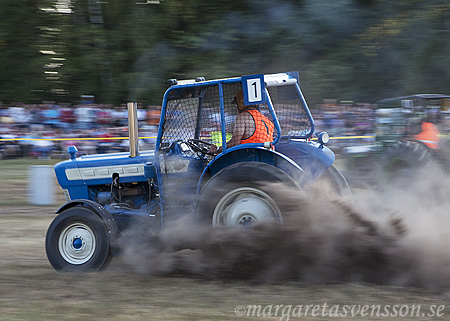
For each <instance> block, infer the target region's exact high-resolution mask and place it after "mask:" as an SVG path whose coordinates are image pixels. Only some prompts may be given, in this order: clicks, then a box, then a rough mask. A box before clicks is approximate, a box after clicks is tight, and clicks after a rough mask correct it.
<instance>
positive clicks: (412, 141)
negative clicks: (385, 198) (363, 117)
mask: <svg viewBox="0 0 450 321" xmlns="http://www.w3.org/2000/svg"><path fill="white" fill-rule="evenodd" d="M374 125H375V143H374V144H372V145H359V146H350V147H346V148H343V150H342V157H343V161H344V168H343V171H344V173H345V174H346V176H347V177H348V179H349V181H350V183H351V185H353V186H359V187H361V186H364V185H370V186H373V184H382V185H386V184H393V183H405V181H406V180H409V179H411V178H414V177H415V173H417V171H418V170H423V169H431V168H432V167H433V166H434V165H438V166H439V167H438V168H439V170H441V171H444V170H448V169H450V140H449V139H448V138H447V137H446V135H447V134H448V128H450V127H449V125H450V96H449V95H442V94H416V95H410V96H403V97H395V98H389V99H383V100H380V101H378V103H377V109H376V111H375V124H374Z"/></svg>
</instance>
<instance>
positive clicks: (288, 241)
mask: <svg viewBox="0 0 450 321" xmlns="http://www.w3.org/2000/svg"><path fill="white" fill-rule="evenodd" d="M273 188H274V190H277V191H278V193H280V197H283V202H284V204H285V205H288V208H289V212H288V213H287V215H286V216H285V222H284V223H285V224H283V225H274V224H259V225H256V226H254V227H253V228H252V229H246V230H243V229H235V228H226V227H214V228H213V227H209V226H205V225H200V224H198V223H194V222H193V220H191V219H190V218H182V219H179V220H177V221H176V222H175V223H173V224H171V226H169V227H167V228H165V229H164V230H162V231H158V232H149V230H148V229H147V228H145V227H143V226H140V227H139V228H136V229H130V230H129V231H126V232H125V233H123V239H122V240H121V242H119V243H121V244H126V245H124V246H123V248H122V253H121V256H120V257H121V259H122V262H123V268H125V269H127V270H132V271H134V272H136V273H142V274H150V275H190V276H192V277H200V278H206V279H223V280H230V279H245V280H250V281H252V282H258V283H259V282H261V283H273V282H283V281H286V280H297V281H300V282H304V283H306V284H329V283H343V282H369V283H375V284H383V285H395V286H405V287H421V288H427V289H433V290H444V289H449V288H450V250H449V249H450V199H449V198H448V194H449V191H450V179H449V178H448V177H443V176H442V175H441V174H436V175H431V174H430V173H424V174H422V175H420V176H418V178H417V180H416V181H415V182H413V183H411V184H408V185H407V186H403V187H401V188H389V189H384V190H377V191H373V190H354V191H353V198H352V199H351V200H350V199H348V198H341V197H339V196H337V195H334V194H333V193H332V191H331V190H330V189H329V188H328V187H327V186H325V185H324V184H322V183H320V182H319V183H317V184H315V186H311V187H309V188H308V189H307V190H305V191H303V192H301V193H300V194H299V193H298V192H296V193H294V192H293V191H291V190H282V188H281V187H280V186H273Z"/></svg>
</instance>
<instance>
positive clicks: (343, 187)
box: [46, 72, 350, 271]
mask: <svg viewBox="0 0 450 321" xmlns="http://www.w3.org/2000/svg"><path fill="white" fill-rule="evenodd" d="M239 91H242V92H243V99H244V103H245V105H249V106H250V105H252V106H257V108H258V110H259V111H260V112H261V114H263V115H264V116H265V117H267V119H270V121H271V122H272V123H273V125H274V126H273V127H274V130H273V138H271V139H269V141H266V142H259V143H245V144H238V145H236V146H233V147H229V146H228V147H227V141H229V139H230V137H231V134H232V133H233V130H234V125H235V121H236V116H237V113H238V111H237V108H236V106H235V105H234V98H235V96H236V93H238V92H239ZM128 108H129V110H128V116H129V136H130V137H129V141H130V152H129V153H112V154H101V155H84V156H80V157H77V154H76V153H77V149H76V147H75V146H73V147H70V148H69V149H68V153H69V154H70V159H69V160H66V161H62V162H60V163H58V164H56V165H55V172H56V177H57V179H58V182H59V184H60V185H61V187H62V189H63V190H64V193H65V195H66V198H67V203H66V204H65V205H63V206H62V207H61V208H60V209H59V210H58V211H57V214H58V215H57V216H56V218H55V219H54V220H53V222H52V223H51V225H50V227H49V229H48V231H47V236H46V251H47V257H48V259H49V261H50V263H51V265H52V266H53V267H54V268H55V269H56V270H58V271H95V270H100V269H102V268H104V267H105V266H106V265H107V264H108V262H109V261H110V259H111V258H112V257H113V256H116V255H118V254H119V253H120V249H121V244H120V240H121V239H120V236H121V235H122V233H123V232H124V231H126V230H127V229H128V228H133V226H135V224H137V225H139V226H150V227H151V228H155V229H161V228H164V227H165V226H168V225H169V224H171V222H173V221H174V220H177V218H179V217H180V216H186V215H191V216H192V217H193V218H194V219H195V222H198V224H209V225H212V226H226V227H236V228H248V227H251V226H252V225H253V224H256V222H273V224H283V221H284V220H285V216H284V214H285V212H286V208H285V207H286V205H285V203H286V202H285V201H283V199H282V197H280V193H279V191H280V188H279V186H282V187H286V188H288V189H289V190H290V191H294V192H295V191H298V192H299V193H301V192H302V190H308V186H309V184H311V183H312V182H314V181H316V180H318V179H323V180H324V181H326V182H327V184H329V186H331V187H332V188H333V189H334V190H335V191H336V192H337V193H339V194H347V195H348V194H349V193H350V190H349V187H348V184H347V182H346V180H345V178H344V177H343V175H342V174H341V173H340V171H339V170H338V169H337V168H336V167H334V165H333V162H334V159H335V156H334V153H333V152H332V151H331V150H330V149H329V148H327V147H326V146H325V144H326V143H327V142H328V135H327V134H326V133H318V134H317V135H314V138H313V134H314V121H313V118H312V116H311V113H310V111H309V109H308V106H307V104H306V101H305V99H304V96H303V94H302V92H301V90H300V86H299V76H298V73H297V72H287V73H277V74H266V75H263V74H258V75H250V76H243V77H235V78H226V79H217V80H209V81H206V80H205V79H204V78H197V79H193V80H182V81H177V80H175V79H173V80H170V87H169V88H168V89H167V91H166V92H165V94H164V97H163V102H162V109H161V119H160V123H159V131H158V135H157V140H156V148H155V150H152V151H142V152H140V151H139V150H138V128H137V120H136V118H137V117H136V104H135V103H129V104H128ZM312 138H313V139H312ZM212 144H214V145H216V146H220V147H222V148H220V151H221V152H220V153H218V154H215V153H212V152H211V148H210V146H211V145H212ZM272 183H274V184H278V185H276V186H277V188H274V187H273V186H275V185H272ZM275 192H277V193H275ZM290 195H292V194H291V193H290Z"/></svg>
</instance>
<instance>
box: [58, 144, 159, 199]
mask: <svg viewBox="0 0 450 321" xmlns="http://www.w3.org/2000/svg"><path fill="white" fill-rule="evenodd" d="M154 159H155V152H154V151H146V152H145V151H144V152H141V153H140V154H139V155H138V156H136V157H130V154H129V153H126V152H125V153H112V154H98V155H86V156H81V157H77V158H74V159H71V160H66V161H63V162H60V163H58V164H56V165H55V173H56V178H57V180H58V183H59V185H61V187H62V188H63V189H65V190H66V189H72V190H73V191H74V192H75V190H76V189H77V188H83V187H87V186H89V185H100V184H111V183H112V175H113V174H114V173H117V174H119V176H120V180H121V182H124V183H126V182H139V181H145V180H146V178H145V176H144V165H145V163H149V162H153V161H154ZM69 192H70V196H71V199H74V198H76V197H77V196H79V195H77V194H78V193H72V192H71V191H70V190H69Z"/></svg>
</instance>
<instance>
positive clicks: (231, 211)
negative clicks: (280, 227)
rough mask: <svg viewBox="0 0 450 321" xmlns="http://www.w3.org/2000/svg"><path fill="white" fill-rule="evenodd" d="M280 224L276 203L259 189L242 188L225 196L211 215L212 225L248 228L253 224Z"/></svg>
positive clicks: (280, 217) (279, 213)
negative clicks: (268, 222) (266, 222)
mask: <svg viewBox="0 0 450 321" xmlns="http://www.w3.org/2000/svg"><path fill="white" fill-rule="evenodd" d="M265 221H274V222H278V223H282V215H281V211H280V209H279V207H278V206H277V204H276V202H275V201H274V200H273V199H272V198H271V197H270V195H268V194H267V193H265V192H263V191H262V190H260V189H257V188H252V187H242V188H237V189H234V190H232V191H230V192H228V193H227V194H225V195H224V196H223V197H222V198H221V199H220V200H219V202H218V203H217V205H216V207H215V210H214V213H213V222H212V223H213V225H225V226H233V227H242V228H249V227H251V226H252V225H253V224H254V223H255V222H265Z"/></svg>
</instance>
